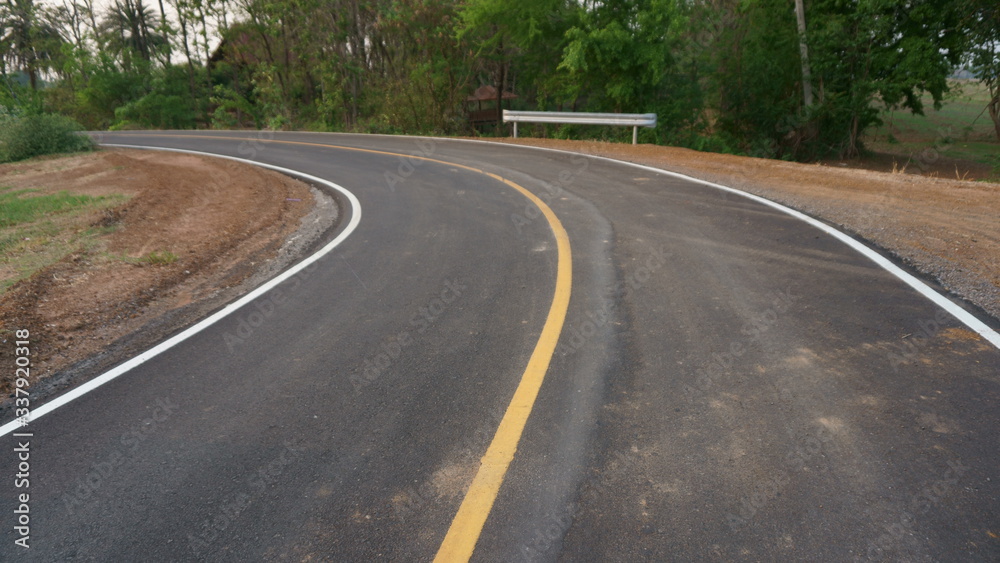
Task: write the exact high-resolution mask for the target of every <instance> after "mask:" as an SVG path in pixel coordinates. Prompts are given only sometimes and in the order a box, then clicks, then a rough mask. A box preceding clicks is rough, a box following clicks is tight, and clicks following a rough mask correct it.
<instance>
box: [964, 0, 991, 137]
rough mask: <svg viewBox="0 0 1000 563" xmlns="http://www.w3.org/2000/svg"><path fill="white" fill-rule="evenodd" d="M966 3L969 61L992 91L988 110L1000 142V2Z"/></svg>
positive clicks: (969, 1)
mask: <svg viewBox="0 0 1000 563" xmlns="http://www.w3.org/2000/svg"><path fill="white" fill-rule="evenodd" d="M964 4H965V5H964V10H963V11H964V12H965V14H966V15H965V18H964V21H963V23H964V24H965V25H964V27H966V28H967V29H968V30H969V34H968V35H967V37H968V40H969V46H968V47H969V61H968V62H969V63H970V65H971V66H972V69H973V71H974V72H975V73H976V75H978V76H979V78H980V79H981V80H982V81H983V84H985V85H986V87H987V89H988V91H989V93H990V99H989V101H988V102H987V104H986V109H987V110H989V114H990V119H992V120H993V129H994V132H995V133H996V137H997V141H1000V4H997V3H996V2H995V1H993V0H967V1H966V2H965V3H964Z"/></svg>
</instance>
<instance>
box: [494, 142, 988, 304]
mask: <svg viewBox="0 0 1000 563" xmlns="http://www.w3.org/2000/svg"><path fill="white" fill-rule="evenodd" d="M499 141H500V142H506V143H517V144H522V145H531V146H538V147H546V148H554V149H563V150H572V151H577V152H581V153H584V154H591V155H595V156H605V157H609V158H615V159H619V160H624V161H628V162H635V163H639V164H646V165H649V166H655V167H657V168H663V169H665V170H670V171H674V172H680V173H683V174H687V175H690V176H694V177H696V178H701V179H704V180H708V181H712V182H717V183H720V184H724V185H727V186H731V187H733V188H737V189H741V190H744V191H747V192H750V193H753V194H757V195H760V196H763V197H766V198H768V199H771V200H773V201H777V202H780V203H783V204H785V205H788V206H789V207H793V208H795V209H798V210H800V211H803V212H805V213H807V214H809V215H812V216H815V217H818V218H821V219H823V220H825V221H827V222H829V223H831V224H834V225H837V226H838V227H840V228H841V229H842V230H844V231H846V232H849V233H852V234H854V235H856V236H859V237H861V238H863V239H866V240H868V241H870V242H871V243H874V244H875V245H876V246H878V247H881V248H882V249H885V250H886V251H888V252H889V253H892V254H894V255H896V256H897V257H898V258H900V259H901V260H902V261H903V262H905V263H907V264H909V265H910V266H912V267H913V268H915V269H916V270H918V271H920V272H922V273H924V274H925V275H927V276H929V277H931V278H933V279H935V280H937V281H938V282H939V283H940V284H941V285H942V286H944V287H945V288H946V289H948V290H949V291H951V292H953V293H954V294H956V295H958V296H960V297H961V298H963V299H965V300H967V301H969V302H971V303H973V304H975V305H977V306H979V307H981V308H982V309H983V310H985V311H986V312H987V313H989V314H990V315H992V316H993V317H995V318H1000V184H995V183H987V182H973V181H959V180H948V179H943V178H930V177H926V176H921V175H917V174H905V173H898V174H893V173H886V172H874V171H870V170H859V169H851V168H848V167H840V166H828V165H822V164H799V163H794V162H783V161H775V160H766V159H759V158H748V157H740V156H732V155H724V154H715V153H704V152H698V151H693V150H689V149H682V148H674V147H661V146H655V145H638V146H632V145H623V144H613V143H601V142H593V141H563V140H556V139H517V140H516V141H515V140H513V139H501V140H499Z"/></svg>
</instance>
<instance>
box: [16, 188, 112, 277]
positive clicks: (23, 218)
mask: <svg viewBox="0 0 1000 563" xmlns="http://www.w3.org/2000/svg"><path fill="white" fill-rule="evenodd" d="M127 199H128V198H127V197H126V196H123V195H109V196H98V197H94V196H89V195H79V194H71V193H69V192H65V191H62V192H58V193H51V194H45V193H40V192H38V191H37V190H14V189H12V188H0V294H3V293H4V292H5V291H6V290H7V288H9V287H10V286H12V285H14V284H15V283H17V282H18V281H20V280H22V279H25V278H28V277H30V276H31V275H32V274H34V273H35V272H37V271H38V270H41V269H42V268H45V267H46V266H49V265H51V264H55V263H56V262H58V261H60V260H62V259H63V258H65V257H66V256H67V255H69V254H73V253H84V254H89V253H92V252H94V251H96V250H99V249H100V248H101V246H102V240H101V237H102V235H106V234H108V233H111V232H113V231H114V230H115V228H116V225H115V224H113V223H112V224H106V222H102V221H95V215H98V214H99V213H100V212H101V211H103V210H107V209H111V208H113V207H116V206H119V205H121V204H122V203H124V202H125V201H126V200H127Z"/></svg>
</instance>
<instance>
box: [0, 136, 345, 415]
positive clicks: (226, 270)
mask: <svg viewBox="0 0 1000 563" xmlns="http://www.w3.org/2000/svg"><path fill="white" fill-rule="evenodd" d="M0 186H4V187H13V188H15V189H33V190H37V192H36V193H42V194H45V193H55V192H58V191H64V190H65V191H68V192H70V193H72V194H86V195H91V196H107V195H111V194H121V195H125V196H128V198H127V201H125V202H124V203H122V204H121V205H118V206H116V207H112V208H110V209H100V210H94V211H92V212H90V214H89V215H86V216H84V217H81V219H82V220H83V225H82V226H89V227H95V228H100V229H101V231H100V232H101V233H102V234H100V236H98V237H96V239H95V240H96V242H94V241H92V242H91V243H90V244H88V245H87V246H85V247H77V248H73V249H72V250H71V252H70V253H69V254H67V255H65V256H64V257H63V258H62V259H60V260H58V261H57V262H55V263H54V264H51V265H49V266H46V267H44V268H43V269H41V270H39V271H37V272H36V273H35V274H34V275H32V276H31V277H29V278H27V279H24V280H22V281H20V282H18V283H16V284H14V285H13V286H11V287H10V288H9V289H8V290H7V291H6V292H4V294H3V295H2V296H0V335H2V339H3V340H9V334H10V332H11V331H13V330H17V329H28V330H30V332H31V338H30V342H31V354H32V357H33V361H32V365H33V371H32V373H31V375H32V378H31V379H32V381H33V385H32V391H33V393H42V394H45V393H48V392H52V391H56V390H58V389H61V388H64V387H68V386H71V385H74V384H76V383H79V381H81V380H84V379H86V378H88V377H91V376H93V375H96V373H99V371H100V370H103V369H106V368H107V367H110V366H111V365H113V364H114V363H117V362H119V361H121V360H122V359H124V358H125V357H128V356H129V355H132V354H135V353H137V352H139V351H141V350H143V349H146V348H148V347H150V346H151V345H153V344H155V343H156V342H157V341H159V340H161V339H163V338H164V337H166V336H168V335H170V334H172V333H174V332H177V331H178V330H179V329H180V328H183V327H185V326H187V325H189V324H191V323H192V322H194V321H196V320H198V319H200V318H202V317H204V316H205V315H207V314H208V313H209V312H210V311H212V310H214V309H217V308H219V307H221V306H222V305H224V304H225V303H227V302H229V301H231V300H232V299H234V298H235V297H237V296H238V295H240V294H242V293H245V292H246V291H248V290H249V289H250V288H251V286H255V285H257V284H259V283H260V282H261V281H263V279H266V278H268V277H270V276H272V275H274V274H276V273H277V272H278V271H280V270H281V269H283V268H284V267H285V266H287V265H288V264H289V263H291V262H292V261H294V259H295V258H296V257H297V256H299V255H300V254H301V253H302V252H303V251H305V250H306V249H307V248H309V247H311V246H312V245H314V244H315V243H316V242H317V241H318V240H319V239H320V238H321V237H322V236H323V235H324V234H325V232H326V231H327V230H328V229H330V228H332V227H334V226H335V225H334V223H335V222H336V217H337V213H336V204H335V203H334V202H333V200H332V198H330V196H328V195H325V194H323V193H321V192H320V191H318V190H316V189H315V188H311V187H310V186H307V185H306V184H304V183H302V182H298V181H295V180H292V179H291V178H288V177H287V176H284V175H281V174H278V173H275V172H271V171H268V170H264V169H261V168H258V167H255V166H251V165H247V164H241V163H236V162H232V161H228V160H223V159H213V158H208V157H201V156H194V155H184V154H175V153H163V152H155V151H128V150H107V151H100V152H95V153H89V154H83V155H76V156H68V157H60V158H51V159H37V160H32V161H28V162H23V163H15V164H7V165H2V166H0ZM123 199H124V198H123ZM12 353H13V349H12V348H11V347H10V346H6V345H5V346H3V347H2V351H0V354H2V355H3V357H4V359H3V360H0V361H5V362H7V360H10V361H9V362H7V363H6V364H5V365H13V358H12V357H10V358H7V356H8V355H10V354H12ZM56 373H58V374H59V375H58V376H57V377H54V378H51V379H50V380H46V381H45V382H44V384H42V383H40V380H42V379H46V378H48V377H49V376H52V375H53V374H56ZM10 391H11V388H10V381H9V378H7V379H4V380H2V381H0V396H3V397H7V396H8V395H9V393H10Z"/></svg>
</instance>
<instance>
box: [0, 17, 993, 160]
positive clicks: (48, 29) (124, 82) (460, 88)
mask: <svg viewBox="0 0 1000 563" xmlns="http://www.w3.org/2000/svg"><path fill="white" fill-rule="evenodd" d="M8 4H10V6H15V5H16V6H19V7H22V8H23V9H20V8H19V9H20V11H18V12H17V13H16V14H15V13H14V12H13V11H11V12H10V15H11V16H12V17H8V18H0V20H4V21H3V22H0V23H2V24H3V25H4V26H5V27H3V29H2V30H0V35H2V37H4V38H7V39H5V41H6V43H4V45H5V46H7V47H8V48H7V49H6V50H4V51H3V52H2V53H0V63H3V64H2V65H0V72H8V70H9V74H8V75H7V76H6V77H5V82H6V84H0V85H2V86H6V87H5V88H0V104H2V105H3V106H5V107H8V108H17V110H16V111H17V114H18V115H37V114H41V113H45V112H46V111H49V112H51V111H53V110H54V111H56V112H59V113H63V114H66V115H70V116H72V117H74V118H75V119H76V120H77V121H79V122H81V123H83V124H84V125H85V126H86V127H88V128H94V129H98V128H107V127H112V128H116V129H121V128H177V129H182V128H195V127H204V126H211V127H215V128H231V127H237V128H242V127H256V128H269V129H284V128H303V127H305V128H310V129H316V130H324V131H332V130H347V131H369V132H380V133H410V134H417V133H431V134H462V133H468V132H469V131H470V129H471V125H470V123H469V120H468V116H467V113H468V112H469V111H470V110H473V109H491V108H494V107H495V105H496V104H497V103H498V101H497V100H486V101H483V104H482V107H481V108H480V103H479V102H480V101H479V100H476V101H474V105H475V107H473V104H472V103H469V102H467V101H466V97H467V96H468V95H469V94H471V93H472V92H473V91H474V90H475V89H476V88H477V87H479V86H482V85H492V86H494V87H496V88H497V89H498V90H499V91H500V92H510V93H513V94H514V95H515V96H516V99H513V100H510V99H505V100H502V101H501V102H500V103H502V104H503V105H504V107H514V108H517V109H538V110H556V111H558V110H564V111H567V110H569V111H614V112H629V113H633V112H635V113H645V112H655V113H656V114H657V116H658V125H657V127H656V128H655V129H652V130H645V129H644V130H641V131H640V135H639V140H640V141H641V142H652V143H667V144H674V145H683V146H689V147H692V148H696V149H699V150H717V151H724V152H738V153H743V154H750V155H755V156H766V157H777V158H797V159H813V158H818V157H822V156H826V155H830V154H835V155H839V156H851V155H855V154H858V153H859V152H860V151H862V150H863V149H864V147H863V146H862V144H861V140H862V138H863V137H864V133H865V132H866V131H867V130H870V129H872V128H873V127H874V126H876V125H878V123H879V118H880V111H886V110H888V111H892V110H894V109H905V110H908V111H910V112H913V113H916V114H920V113H922V112H924V110H925V104H926V105H928V106H933V107H935V108H937V107H939V106H940V104H941V103H942V101H943V100H944V99H945V95H946V94H947V92H948V83H947V81H946V77H947V76H948V74H949V72H950V70H951V69H952V68H953V66H954V65H955V64H956V63H958V62H960V61H964V62H966V63H968V64H970V65H971V66H972V67H974V68H975V69H977V72H980V73H981V74H982V75H983V76H984V77H986V78H987V83H988V86H989V88H990V95H991V100H992V102H991V105H990V106H989V107H990V108H992V109H991V110H990V112H991V117H994V119H995V120H996V123H997V125H996V130H997V135H998V138H1000V87H998V86H997V84H998V82H997V78H998V77H1000V70H998V69H1000V55H997V53H1000V36H998V35H997V33H998V31H997V30H998V29H1000V20H998V18H1000V9H998V8H997V3H996V1H995V0H957V1H956V0H864V1H845V0H808V1H806V2H805V8H806V11H805V20H806V24H807V28H806V34H805V36H804V38H800V36H799V32H798V28H797V25H796V20H795V15H794V11H793V9H792V3H791V2H789V1H788V0H602V1H600V2H575V1H568V0H376V1H370V2H357V1H354V0H350V1H347V0H296V1H295V2H273V1H270V0H245V1H242V2H240V3H239V11H238V13H237V12H233V11H232V4H231V3H226V2H217V1H215V0H211V1H203V0H195V1H187V0H183V1H182V0H167V1H166V4H168V5H170V6H172V7H173V8H174V10H173V11H171V10H165V11H162V12H159V11H158V10H156V9H155V6H152V5H143V4H141V3H135V2H123V3H120V4H119V3H116V4H115V6H113V7H111V8H109V9H107V10H105V11H104V12H103V13H102V14H93V13H91V12H88V9H89V8H88V7H87V5H86V3H81V0H67V2H66V3H65V4H66V6H65V7H62V8H54V7H53V8H42V7H39V6H40V4H38V3H37V1H36V0H11V2H8ZM7 22H11V23H7ZM212 29H218V32H219V36H220V37H221V39H222V41H221V44H220V45H219V46H218V48H217V49H216V50H215V51H214V52H213V51H211V46H210V41H209V38H210V35H211V30H212ZM29 32H30V33H29ZM803 40H804V41H805V42H806V43H807V45H808V51H809V59H810V60H809V63H810V66H811V67H812V80H811V83H812V85H813V88H812V90H813V92H814V93H815V96H814V100H815V101H814V102H812V103H811V104H810V107H805V102H804V100H803V95H802V94H803V90H804V85H803V70H802V67H803V65H802V63H803V60H802V59H801V55H800V41H803ZM178 60H183V61H184V64H176V61H178ZM15 78H16V79H15ZM48 79H53V80H54V82H55V84H54V85H47V84H46V83H45V80H48ZM994 110H995V111H994ZM479 128H480V129H482V131H480V132H481V133H483V134H492V135H502V134H504V132H505V131H507V129H505V127H504V126H503V125H502V124H498V125H495V126H492V125H490V124H485V125H483V126H482V127H479ZM531 130H537V131H539V132H541V131H544V132H545V134H547V135H556V136H560V137H566V138H574V137H596V138H601V139H607V140H618V141H627V140H629V138H630V136H631V131H629V130H628V129H626V128H611V127H603V128H602V127H557V126H539V127H537V128H532V129H528V128H526V129H525V131H526V132H528V131H531Z"/></svg>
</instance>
